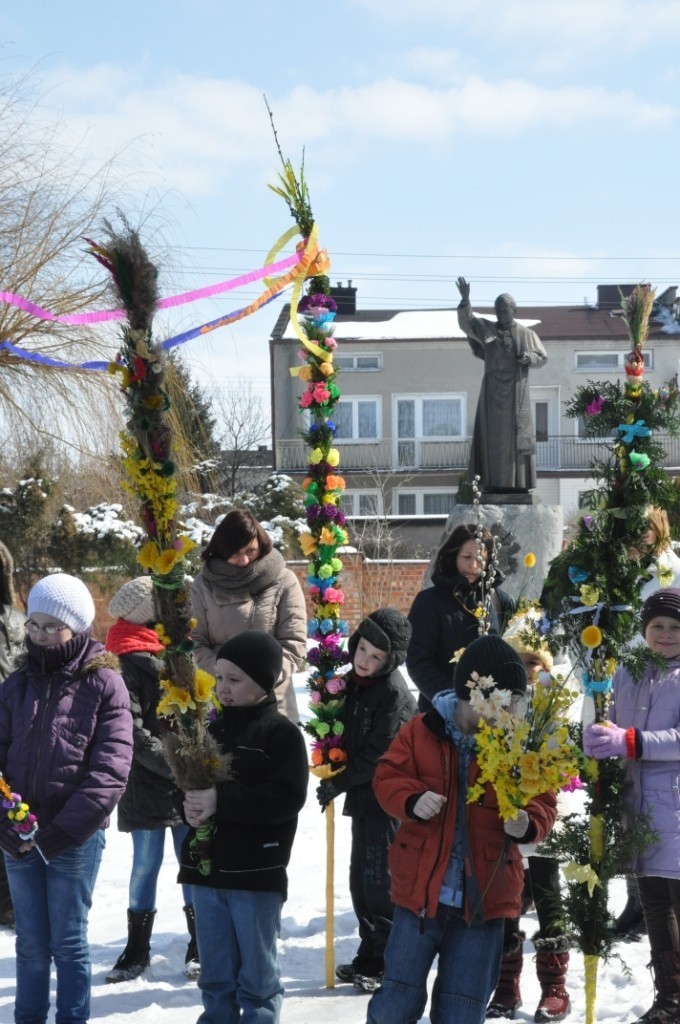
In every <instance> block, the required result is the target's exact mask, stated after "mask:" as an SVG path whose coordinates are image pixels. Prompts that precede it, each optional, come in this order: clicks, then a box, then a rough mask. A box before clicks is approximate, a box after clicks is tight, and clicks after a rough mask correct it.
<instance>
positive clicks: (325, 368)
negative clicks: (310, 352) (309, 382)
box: [319, 363, 333, 377]
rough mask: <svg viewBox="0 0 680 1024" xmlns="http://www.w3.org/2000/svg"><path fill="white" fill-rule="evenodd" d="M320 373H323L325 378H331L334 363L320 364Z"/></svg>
mask: <svg viewBox="0 0 680 1024" xmlns="http://www.w3.org/2000/svg"><path fill="white" fill-rule="evenodd" d="M319 373H322V374H323V375H324V377H330V375H331V374H332V373H333V364H332V363H320V364H319Z"/></svg>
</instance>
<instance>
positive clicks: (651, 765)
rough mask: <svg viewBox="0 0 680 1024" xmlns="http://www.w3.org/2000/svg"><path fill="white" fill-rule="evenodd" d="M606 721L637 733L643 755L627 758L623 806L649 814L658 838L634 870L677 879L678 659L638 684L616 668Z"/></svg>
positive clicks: (679, 800) (679, 874)
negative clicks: (627, 790) (627, 782)
mask: <svg viewBox="0 0 680 1024" xmlns="http://www.w3.org/2000/svg"><path fill="white" fill-rule="evenodd" d="M609 717H610V718H611V719H612V721H613V722H616V724H617V725H619V726H621V728H622V729H630V728H631V726H634V727H635V728H636V729H639V730H640V735H641V738H642V757H641V758H640V759H639V760H637V761H633V760H626V769H627V772H628V776H629V779H630V782H631V785H632V788H631V791H630V794H629V796H628V803H629V807H630V813H631V816H632V817H636V816H638V815H640V814H646V815H648V817H649V823H650V826H651V827H652V828H653V829H654V831H655V832H657V833H658V835H659V842H658V843H653V844H652V845H651V846H648V847H647V849H646V850H644V851H643V853H642V854H641V855H640V856H639V857H638V858H637V861H636V863H635V864H634V865H633V871H634V873H635V874H638V875H656V876H657V877H661V878H680V792H679V789H678V787H679V785H680V660H676V661H669V662H668V667H667V669H665V670H664V671H660V670H659V669H658V668H657V667H656V665H650V666H649V667H648V668H647V670H646V671H645V674H644V675H643V677H642V679H640V681H639V682H638V683H636V682H634V681H633V679H632V678H631V676H630V674H629V673H628V672H627V671H626V670H625V669H623V668H620V669H619V670H618V671H617V673H616V675H615V676H614V703H613V705H612V707H611V709H610V716H609Z"/></svg>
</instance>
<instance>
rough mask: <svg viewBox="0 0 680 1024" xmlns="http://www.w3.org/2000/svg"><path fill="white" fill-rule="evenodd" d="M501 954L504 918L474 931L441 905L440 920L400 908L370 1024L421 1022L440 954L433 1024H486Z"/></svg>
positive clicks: (458, 913)
mask: <svg viewBox="0 0 680 1024" xmlns="http://www.w3.org/2000/svg"><path fill="white" fill-rule="evenodd" d="M421 929H422V930H421ZM502 948H503V918H501V917H499V918H496V919H494V920H493V921H486V922H485V923H484V924H481V925H475V926H474V927H469V926H468V925H467V924H466V923H465V919H464V917H463V915H462V912H461V911H460V910H455V909H454V908H453V907H447V906H444V904H442V903H440V904H439V908H438V910H437V916H436V917H434V918H429V917H428V918H423V919H422V920H421V919H420V918H419V917H418V916H417V915H416V914H413V913H411V911H410V910H405V909H404V908H403V907H395V908H394V920H393V922H392V930H391V932H390V937H389V939H388V940H387V949H386V950H385V977H384V978H383V983H382V986H381V987H380V988H379V989H378V991H377V992H376V993H375V995H374V996H373V997H372V998H371V1001H370V1003H369V1004H368V1017H367V1024H415V1022H416V1021H418V1020H420V1018H421V1017H422V1015H423V1013H424V1011H425V1005H426V1003H427V976H428V974H429V973H430V968H431V967H432V964H433V963H434V958H435V957H436V956H437V954H438V955H439V963H438V965H437V977H436V979H435V983H434V988H433V990H432V1005H431V1007H430V1020H431V1021H432V1024H482V1022H483V1021H484V1017H485V1014H486V1005H487V1003H488V1001H489V998H490V996H491V993H492V992H493V990H494V988H495V985H496V982H497V981H498V971H499V968H500V962H501V952H502Z"/></svg>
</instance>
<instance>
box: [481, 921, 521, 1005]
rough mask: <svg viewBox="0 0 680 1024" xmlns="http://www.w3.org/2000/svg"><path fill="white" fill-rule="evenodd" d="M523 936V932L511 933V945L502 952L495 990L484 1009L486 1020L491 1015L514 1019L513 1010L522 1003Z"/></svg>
mask: <svg viewBox="0 0 680 1024" xmlns="http://www.w3.org/2000/svg"><path fill="white" fill-rule="evenodd" d="M525 938H526V936H525V934H524V932H515V933H514V934H513V935H512V940H513V941H512V945H511V946H510V948H509V949H506V950H504V952H503V958H502V960H501V973H500V977H499V979H498V984H497V985H496V991H495V992H494V994H493V998H492V999H491V1002H490V1003H489V1005H488V1007H487V1010H486V1019H487V1020H489V1019H490V1018H493V1017H507V1018H508V1020H514V1017H515V1010H517V1009H518V1008H519V1007H520V1006H521V1005H522V997H521V995H520V991H519V976H520V974H521V973H522V964H523V963H524V949H523V946H524V939H525Z"/></svg>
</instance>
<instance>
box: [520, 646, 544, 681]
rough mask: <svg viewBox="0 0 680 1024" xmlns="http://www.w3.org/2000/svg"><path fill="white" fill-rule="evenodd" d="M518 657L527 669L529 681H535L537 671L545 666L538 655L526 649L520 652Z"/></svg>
mask: <svg viewBox="0 0 680 1024" xmlns="http://www.w3.org/2000/svg"><path fill="white" fill-rule="evenodd" d="M520 658H521V659H522V661H523V663H524V667H525V669H526V670H527V679H528V680H529V682H530V683H535V682H537V680H538V673H539V672H541V671H542V670H543V669H544V668H545V666H544V664H543V662H542V661H541V659H540V658H539V656H538V655H537V654H536V653H535V652H534V651H527V652H526V653H525V654H520Z"/></svg>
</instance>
